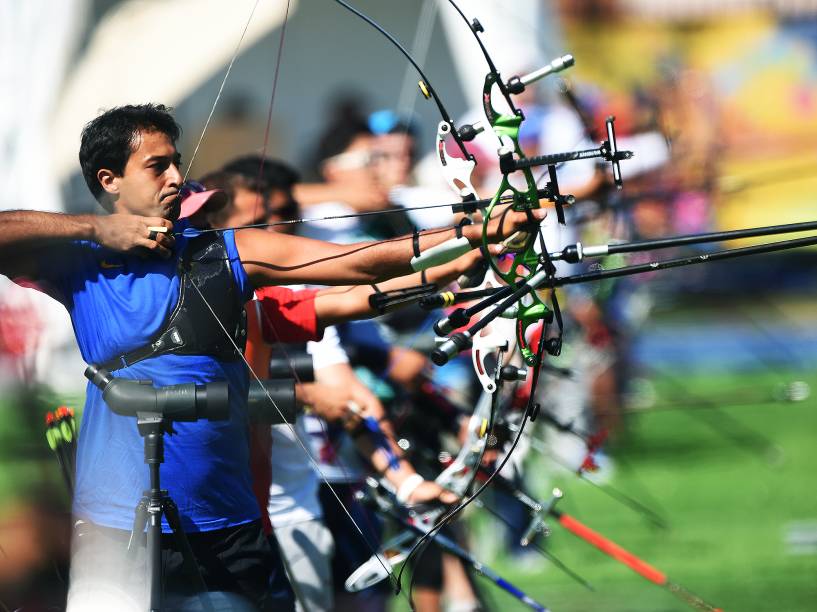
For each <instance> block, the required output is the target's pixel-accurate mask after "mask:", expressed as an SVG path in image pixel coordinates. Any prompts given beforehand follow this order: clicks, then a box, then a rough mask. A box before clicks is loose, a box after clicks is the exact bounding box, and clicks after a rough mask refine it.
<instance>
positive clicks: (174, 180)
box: [168, 164, 184, 189]
mask: <svg viewBox="0 0 817 612" xmlns="http://www.w3.org/2000/svg"><path fill="white" fill-rule="evenodd" d="M168 178H169V180H170V183H171V185H172V186H173V187H176V188H177V189H178V188H179V187H181V186H182V182H183V181H184V176H182V173H181V170H179V166H177V165H176V164H170V168H168Z"/></svg>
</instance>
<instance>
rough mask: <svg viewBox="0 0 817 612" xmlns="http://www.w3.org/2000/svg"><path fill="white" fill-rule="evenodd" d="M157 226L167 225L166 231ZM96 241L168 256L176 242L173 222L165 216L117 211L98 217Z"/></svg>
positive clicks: (94, 224) (95, 223) (118, 249)
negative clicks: (138, 214)
mask: <svg viewBox="0 0 817 612" xmlns="http://www.w3.org/2000/svg"><path fill="white" fill-rule="evenodd" d="M156 228H165V231H164V232H161V231H157V229H156ZM93 229H94V242H97V243H99V244H101V245H102V246H105V247H108V248H109V249H113V250H114V251H120V252H123V253H128V252H137V253H139V254H141V255H145V250H147V251H148V254H154V255H158V256H159V257H164V258H165V259H167V258H168V257H170V256H171V255H172V248H173V244H174V242H175V239H174V238H173V235H172V234H171V233H170V232H171V230H172V229H173V223H172V222H170V221H168V220H167V219H163V218H161V217H140V216H137V215H123V214H114V215H106V216H104V217H95V218H94V221H93Z"/></svg>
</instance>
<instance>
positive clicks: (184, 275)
mask: <svg viewBox="0 0 817 612" xmlns="http://www.w3.org/2000/svg"><path fill="white" fill-rule="evenodd" d="M179 278H180V281H179V301H178V302H177V303H176V307H175V308H174V309H173V312H171V313H170V315H169V316H168V317H167V319H166V320H165V323H164V325H163V326H162V328H161V329H160V330H159V331H158V332H157V333H156V335H155V336H154V337H153V340H151V341H150V342H149V343H148V344H146V345H145V346H142V347H140V348H138V349H135V350H132V351H130V352H128V353H125V354H124V355H120V356H119V357H115V358H113V359H110V360H108V361H106V362H105V363H104V364H102V366H101V367H102V368H104V369H106V370H109V371H111V370H118V369H120V368H124V367H128V366H130V365H133V364H134V363H137V362H139V361H142V360H144V359H147V358H149V357H156V356H158V355H164V354H166V353H175V354H177V355H209V356H212V357H215V358H217V359H219V360H221V361H233V360H235V359H238V358H239V355H238V353H237V352H236V350H235V346H234V345H233V342H235V344H236V345H237V346H238V347H239V348H240V349H241V350H243V349H244V345H245V342H246V338H247V315H246V312H245V311H244V304H243V302H242V301H241V299H240V295H239V290H238V287H237V286H236V284H235V281H234V280H233V273H232V269H231V266H230V259H229V257H228V254H227V247H226V246H225V244H224V240H222V238H221V236H220V235H218V234H216V233H215V232H212V233H211V232H208V233H206V234H202V235H201V236H198V237H196V238H193V239H191V240H190V241H189V242H188V244H187V248H186V249H185V252H184V254H183V255H182V256H181V257H180V258H179ZM197 288H198V290H197ZM199 292H201V295H200V294H199ZM202 295H203V296H204V298H205V299H204V300H202ZM208 305H209V306H208ZM211 308H212V311H211ZM222 325H223V326H224V329H222ZM225 329H226V330H227V333H229V334H230V338H228V337H227V334H225V332H224V330H225ZM231 340H232V341H231Z"/></svg>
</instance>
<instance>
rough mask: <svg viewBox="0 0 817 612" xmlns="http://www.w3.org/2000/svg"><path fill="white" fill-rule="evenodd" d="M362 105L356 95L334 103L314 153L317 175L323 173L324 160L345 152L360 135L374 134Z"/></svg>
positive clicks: (342, 98)
mask: <svg viewBox="0 0 817 612" xmlns="http://www.w3.org/2000/svg"><path fill="white" fill-rule="evenodd" d="M362 106H363V105H362V103H361V101H360V100H359V99H357V97H355V96H344V97H341V98H339V99H338V100H336V101H335V103H334V104H333V106H332V109H331V110H330V112H329V121H328V123H327V124H326V126H325V127H324V129H323V132H321V135H320V137H319V138H318V143H317V146H316V147H315V149H314V152H313V154H312V166H313V171H314V172H315V175H316V176H320V175H321V170H322V166H323V162H325V161H326V160H327V159H329V158H330V157H334V156H335V155H340V154H341V153H343V152H345V151H346V150H347V149H348V148H349V146H350V145H351V144H352V142H354V140H355V138H357V137H358V136H361V135H371V134H372V131H371V130H370V129H369V124H368V122H367V120H366V116H365V115H364V114H363V113H362V112H361V108H362Z"/></svg>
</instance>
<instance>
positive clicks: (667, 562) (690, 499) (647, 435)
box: [0, 373, 817, 612]
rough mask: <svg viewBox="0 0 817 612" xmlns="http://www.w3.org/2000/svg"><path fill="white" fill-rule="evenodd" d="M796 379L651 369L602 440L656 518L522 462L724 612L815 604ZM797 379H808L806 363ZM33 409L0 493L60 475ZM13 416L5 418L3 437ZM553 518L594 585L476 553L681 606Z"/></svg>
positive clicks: (525, 573)
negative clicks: (802, 526)
mask: <svg viewBox="0 0 817 612" xmlns="http://www.w3.org/2000/svg"><path fill="white" fill-rule="evenodd" d="M794 377H795V376H794V375H790V374H786V373H765V374H758V373H752V374H746V375H712V376H707V377H695V378H692V379H678V378H672V379H670V378H666V377H665V378H658V379H656V380H655V381H654V384H655V387H656V390H657V395H658V400H657V401H656V407H655V408H653V409H648V410H643V411H639V412H636V413H633V414H631V415H630V416H629V417H628V433H627V435H626V437H625V438H624V439H622V440H620V441H619V442H618V443H617V445H616V446H615V448H613V449H612V451H611V455H612V457H613V459H614V461H615V470H614V472H613V478H612V480H611V484H613V485H614V486H615V487H616V488H618V489H619V490H621V491H624V492H626V493H628V494H630V495H632V496H633V497H635V498H637V499H639V500H640V501H642V502H643V503H645V504H646V505H647V506H650V507H653V508H654V509H656V510H659V511H661V512H662V513H663V515H664V516H665V517H666V519H667V521H668V523H669V525H670V527H669V529H667V530H660V529H658V528H656V527H653V526H651V525H650V524H649V523H648V522H647V521H646V520H644V519H643V518H642V517H640V516H639V515H637V514H636V513H634V512H633V511H631V510H630V509H628V508H626V507H625V506H623V505H621V504H619V503H617V502H615V501H613V500H611V499H609V498H608V497H607V496H605V495H603V494H602V493H600V492H599V491H598V490H596V489H595V488H594V487H592V486H591V485H589V484H587V483H585V482H582V481H580V480H578V479H576V478H575V477H573V476H571V475H570V474H567V473H566V472H565V471H564V470H559V469H558V468H557V469H556V470H555V471H554V468H552V467H548V466H547V465H546V461H545V460H542V459H535V458H534V459H532V461H531V464H530V466H529V469H528V474H530V476H529V483H528V484H529V488H530V489H531V490H532V491H534V492H536V493H537V494H538V495H540V496H541V497H544V496H546V495H547V491H548V490H549V488H550V487H552V486H554V485H558V486H560V487H561V488H562V489H564V491H565V498H564V500H562V501H561V502H560V506H559V507H560V509H561V510H562V511H564V512H566V513H569V514H571V515H573V516H575V517H576V518H578V519H579V520H581V521H582V522H584V523H585V524H587V525H588V526H590V527H592V528H593V529H595V530H597V531H599V532H601V533H603V534H605V535H606V536H607V537H609V538H611V539H612V540H614V541H616V542H617V543H619V544H620V545H622V546H624V547H625V548H627V549H629V550H630V551H632V552H633V553H635V554H637V555H639V556H640V557H641V558H643V559H644V560H646V561H648V562H649V563H651V564H653V565H654V566H655V567H657V568H659V569H660V570H662V571H664V572H666V573H667V574H668V575H669V577H670V579H672V580H674V581H675V582H677V583H679V584H681V585H683V586H685V587H686V588H687V589H689V590H691V591H693V592H695V593H697V594H699V595H700V596H702V597H703V598H704V599H706V600H707V601H710V602H711V603H713V604H715V605H717V606H719V607H722V608H723V609H724V610H727V611H738V610H741V611H761V610H763V611H765V610H768V611H785V612H799V611H803V612H805V611H807V610H817V550H815V548H814V546H816V545H815V544H812V547H811V548H810V549H808V548H807V549H806V550H803V551H798V550H796V549H795V548H794V547H793V546H792V545H790V544H788V543H787V534H789V531H790V530H791V529H792V527H793V526H795V524H797V523H806V524H807V525H806V527H807V529H810V530H811V537H812V538H814V537H815V535H814V534H815V532H817V478H816V477H815V475H814V470H815V468H817V443H816V442H817V397H811V398H809V399H807V400H806V401H802V402H796V403H791V402H780V401H773V400H772V398H773V396H774V390H775V388H776V386H777V385H779V383H780V381H782V380H790V379H793V378H794ZM796 377H797V378H800V379H803V378H804V377H803V376H802V375H798V376H796ZM679 380H680V383H679ZM805 380H807V382H808V383H809V384H810V385H811V388H812V389H815V390H817V375H815V376H813V377H810V378H807V379H805ZM679 384H681V386H679ZM741 398H742V399H743V401H744V403H743V404H735V405H731V406H729V407H724V408H721V409H719V410H718V411H713V410H711V406H710V402H711V403H713V404H716V405H724V406H725V405H727V404H734V402H735V400H741ZM766 400H769V401H766ZM670 402H672V405H670ZM662 405H663V406H664V408H668V409H661V406H662ZM17 418H18V419H19V418H21V417H20V416H19V415H18V417H17ZM41 419H42V416H41V415H37V416H34V417H31V416H30V415H29V418H23V420H24V421H25V422H26V427H24V426H23V424H22V423H21V422H17V423H16V424H14V429H17V430H18V431H19V430H20V429H29V430H31V431H32V432H33V433H32V436H33V437H30V438H29V439H28V440H22V441H21V440H17V442H15V443H13V444H12V442H10V441H9V440H8V439H7V440H6V441H5V442H4V444H3V449H2V452H0V454H1V455H2V456H3V459H4V461H3V469H2V470H0V485H2V486H0V488H2V493H3V499H4V500H5V501H8V500H9V499H11V498H12V497H13V496H14V494H15V492H18V493H19V492H23V491H25V490H27V489H28V488H30V487H31V485H32V484H33V483H34V482H36V481H37V480H40V481H41V483H42V481H43V480H44V481H45V485H46V487H47V488H48V489H49V490H51V491H52V492H53V491H54V490H55V489H57V488H59V487H60V486H61V483H60V477H59V472H58V469H57V464H56V461H55V460H54V459H53V458H52V457H50V456H49V453H50V451H48V450H47V447H45V438H44V436H42V433H41V432H40V431H39V428H40V427H41V425H40V424H41V422H42V421H41ZM12 423H14V421H12V420H11V419H9V418H7V419H6V420H5V424H6V425H7V426H8V427H6V428H4V430H5V433H6V435H8V433H9V427H11V425H12ZM40 445H42V447H40ZM548 474H552V476H548ZM38 488H39V487H38ZM468 520H469V521H471V522H472V524H473V525H474V534H475V535H474V541H473V543H472V545H473V547H474V549H475V550H477V551H479V552H480V553H482V552H484V551H485V550H490V549H491V548H492V546H491V544H492V543H494V544H495V543H496V541H497V536H496V532H497V527H496V523H495V522H494V521H493V520H492V519H489V518H486V516H485V515H484V514H483V513H482V511H480V510H474V511H471V513H470V515H469V519H468ZM551 527H552V530H553V534H552V535H551V536H550V537H549V538H548V540H547V542H546V545H547V547H548V548H549V550H550V551H551V552H552V553H553V554H555V555H556V556H557V557H558V558H559V559H561V560H562V561H563V562H564V563H566V564H567V565H568V566H570V567H571V568H572V569H574V570H575V571H577V572H578V573H579V574H580V575H582V576H583V577H584V578H585V579H586V580H588V581H589V582H590V583H591V584H592V585H593V587H594V588H595V591H592V592H591V591H588V590H586V589H585V588H584V587H582V586H580V585H579V584H577V583H576V582H574V581H573V580H572V579H571V578H570V577H568V576H567V575H565V574H564V573H562V572H561V571H559V570H558V569H557V568H556V567H554V566H553V565H552V564H550V563H549V562H548V561H545V560H544V559H542V560H541V561H540V560H538V559H536V560H527V561H525V562H518V561H514V560H513V559H510V558H508V557H507V556H504V555H502V554H498V555H489V556H486V557H484V558H483V560H484V561H486V562H489V563H490V564H491V565H492V566H493V567H494V568H495V569H497V570H498V571H499V572H500V573H501V574H503V575H504V576H505V577H507V578H508V579H510V580H511V581H512V582H515V583H516V584H518V585H519V586H521V587H522V588H523V589H524V590H525V591H526V592H528V593H529V594H530V595H532V596H533V597H535V598H536V599H537V600H538V601H540V602H542V603H544V604H545V605H547V606H548V607H550V608H551V609H553V610H554V611H556V612H578V611H588V610H593V611H596V610H604V611H607V612H618V611H621V612H624V611H627V612H639V611H645V612H646V611H650V612H669V611H675V610H678V611H681V610H687V609H690V608H689V607H687V606H686V605H685V604H684V603H682V602H681V601H679V600H678V599H676V597H674V596H673V595H672V594H671V593H669V592H668V591H666V590H665V589H662V588H660V587H658V586H655V585H654V584H652V583H649V582H647V581H646V580H645V579H643V578H642V577H640V576H638V575H637V574H635V573H634V572H633V571H631V570H630V569H628V568H626V567H624V566H623V565H620V564H619V563H617V562H615V561H613V560H612V559H610V558H608V557H607V556H605V555H603V554H602V553H600V552H598V551H597V550H596V549H594V548H593V547H591V546H590V545H588V544H586V543H584V542H583V541H581V540H579V539H578V538H576V537H575V536H573V535H572V534H570V533H569V532H567V531H565V530H564V529H563V528H562V527H561V526H559V525H558V524H552V525H551ZM798 552H799V554H798ZM479 584H480V585H482V587H483V592H484V593H485V594H486V595H487V596H488V597H489V598H490V600H491V602H492V604H493V606H492V609H495V610H501V611H503V612H507V611H510V610H524V609H527V608H526V607H524V606H522V605H521V604H519V603H518V602H517V601H516V600H515V599H513V598H511V597H510V596H508V595H506V594H504V593H503V592H502V591H500V590H499V589H497V588H495V587H493V586H492V585H491V584H490V583H488V582H487V581H485V580H482V579H480V580H479ZM407 586H408V580H406V581H405V587H406V588H407ZM396 601H397V603H396V605H395V606H394V608H395V610H405V609H407V606H406V604H405V600H404V599H402V598H399V599H398V600H396Z"/></svg>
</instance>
